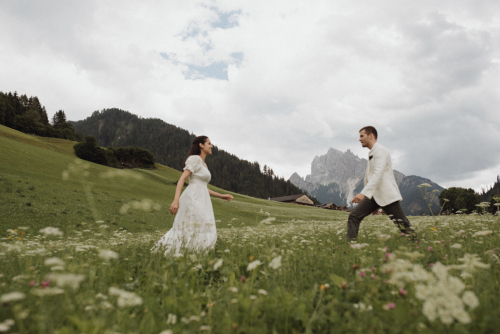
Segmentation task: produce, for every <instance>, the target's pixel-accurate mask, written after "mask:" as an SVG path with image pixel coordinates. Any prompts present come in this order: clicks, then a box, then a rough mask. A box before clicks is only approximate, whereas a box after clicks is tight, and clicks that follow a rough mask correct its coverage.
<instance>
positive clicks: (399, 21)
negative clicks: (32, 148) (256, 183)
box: [0, 0, 500, 189]
mask: <svg viewBox="0 0 500 334" xmlns="http://www.w3.org/2000/svg"><path fill="white" fill-rule="evenodd" d="M499 18H500V2H499V1H498V0H484V1H463V0H453V1H446V0H442V1H434V0H433V1H396V0H394V1H375V2H374V1H369V0H366V1H353V0H346V1H337V0H329V1H314V0H308V1H291V0H286V1H272V2H270V1H259V0H251V1H248V0H247V1H236V0H227V1H199V2H197V1H185V0H181V1H143V2H137V1H124V0H120V1H91V0H89V1H68V0H64V1H50V0H40V1H34V0H33V1H1V2H0V64H1V65H0V91H3V92H8V91H18V92H19V93H21V94H27V95H28V96H30V95H36V96H38V97H39V98H40V100H41V102H42V104H43V105H45V106H46V108H47V110H48V111H49V116H51V115H52V114H53V113H54V112H55V111H57V110H59V109H63V110H65V112H66V114H67V116H68V118H69V119H70V120H80V119H84V118H86V117H88V116H90V115H91V113H92V112H93V111H95V110H101V109H103V108H112V107H116V108H121V109H124V110H128V111H130V112H132V113H134V114H137V115H140V116H142V117H145V118H147V117H157V118H161V119H163V120H164V121H165V122H167V123H171V124H174V125H177V126H179V127H182V128H185V129H187V130H189V131H191V132H194V133H195V134H197V135H201V134H205V135H208V136H209V137H210V138H211V139H212V142H214V143H215V144H216V145H217V146H219V148H222V149H225V150H227V151H229V152H231V153H233V154H236V155H237V156H239V157H241V158H244V159H248V160H250V161H258V162H259V163H261V165H264V164H267V165H269V166H271V167H272V168H273V169H274V171H275V172H276V173H277V174H278V175H282V176H284V177H286V178H288V177H289V176H290V175H291V174H292V173H293V172H298V173H299V174H300V175H301V176H305V175H306V174H308V173H310V164H311V161H312V160H313V158H314V157H315V156H316V155H322V154H325V153H326V152H327V150H328V148H330V147H333V148H336V149H339V150H342V151H345V150H347V149H351V150H352V151H353V152H354V153H355V154H357V155H359V156H360V157H365V156H366V154H367V150H366V149H362V148H361V147H360V145H359V143H358V141H357V140H358V130H359V129H360V128H361V127H363V126H365V125H373V126H375V127H376V128H377V129H378V131H379V141H380V142H381V143H382V144H383V145H384V146H386V147H387V148H389V149H390V151H391V153H392V157H393V160H394V161H393V165H394V167H395V168H396V169H398V170H399V171H401V172H402V173H404V174H406V175H412V174H414V175H420V176H423V177H428V178H430V179H431V180H433V181H435V182H437V183H439V184H441V185H442V186H445V187H449V186H462V187H472V188H475V189H478V188H479V187H480V186H481V185H487V184H491V183H493V182H494V181H495V180H496V175H497V174H500V154H499V153H500V147H499V146H500V112H499V108H500V103H499V102H500V90H499V89H500V19H499Z"/></svg>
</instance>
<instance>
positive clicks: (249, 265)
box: [247, 260, 262, 271]
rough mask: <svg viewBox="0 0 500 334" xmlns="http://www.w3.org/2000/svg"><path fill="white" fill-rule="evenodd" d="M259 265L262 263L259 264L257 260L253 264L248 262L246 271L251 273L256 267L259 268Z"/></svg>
mask: <svg viewBox="0 0 500 334" xmlns="http://www.w3.org/2000/svg"><path fill="white" fill-rule="evenodd" d="M261 264H262V262H260V261H259V260H255V261H253V262H250V263H249V264H248V266H247V271H252V270H254V269H255V268H257V267H258V266H260V265H261Z"/></svg>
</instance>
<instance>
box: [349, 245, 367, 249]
mask: <svg viewBox="0 0 500 334" xmlns="http://www.w3.org/2000/svg"><path fill="white" fill-rule="evenodd" d="M350 246H351V248H354V249H361V248H364V247H366V246H369V245H368V244H351V245H350Z"/></svg>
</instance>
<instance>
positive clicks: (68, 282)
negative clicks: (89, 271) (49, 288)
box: [47, 274, 85, 290]
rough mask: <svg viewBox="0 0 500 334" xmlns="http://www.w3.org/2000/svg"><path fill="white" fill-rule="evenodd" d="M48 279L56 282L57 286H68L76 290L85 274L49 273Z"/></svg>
mask: <svg viewBox="0 0 500 334" xmlns="http://www.w3.org/2000/svg"><path fill="white" fill-rule="evenodd" d="M47 279H49V280H50V281H54V282H56V284H57V286H59V287H64V286H69V287H71V288H72V289H74V290H76V289H78V288H79V287H80V283H82V281H83V280H84V279H85V275H76V274H50V275H48V276H47Z"/></svg>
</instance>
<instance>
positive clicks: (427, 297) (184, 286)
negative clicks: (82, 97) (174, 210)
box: [0, 126, 500, 334]
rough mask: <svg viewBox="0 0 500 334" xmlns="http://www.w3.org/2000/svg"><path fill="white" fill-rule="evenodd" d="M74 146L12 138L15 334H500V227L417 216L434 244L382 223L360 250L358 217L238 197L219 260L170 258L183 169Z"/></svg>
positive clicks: (7, 165) (480, 219) (8, 238)
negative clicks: (137, 165)
mask: <svg viewBox="0 0 500 334" xmlns="http://www.w3.org/2000/svg"><path fill="white" fill-rule="evenodd" d="M73 145H74V142H70V141H66V140H60V139H50V138H39V137H34V136H30V135H25V134H22V133H19V132H17V131H14V130H11V129H9V128H5V127H2V126H0V203H1V210H0V261H1V263H2V266H1V267H0V332H9V333H61V334H63V333H108V334H111V333H141V334H142V333H162V334H166V333H498V332H499V328H500V290H499V280H500V267H499V266H500V259H499V257H498V254H499V252H500V237H499V230H500V228H499V225H500V217H498V216H492V215H470V216H453V217H437V218H435V217H410V219H411V221H412V224H413V225H414V226H415V228H416V230H417V232H418V233H419V236H420V242H419V243H411V242H410V241H409V240H408V239H407V238H406V237H404V236H401V235H400V232H399V231H398V229H397V228H396V227H395V226H394V225H393V224H392V222H391V221H390V220H389V219H387V217H382V216H380V217H376V216H372V217H369V218H367V219H366V221H364V222H363V224H362V226H361V230H360V236H359V238H358V240H357V242H356V243H352V244H350V243H348V242H346V240H345V232H346V220H347V214H345V213H342V212H336V211H329V210H323V209H317V208H309V207H300V206H294V205H288V204H282V203H276V202H270V201H266V200H261V199H255V198H250V197H247V196H241V195H238V194H233V195H234V196H235V199H234V201H232V202H230V203H227V202H225V201H222V200H219V199H213V204H214V211H215V218H216V219H217V220H220V222H217V227H218V236H219V237H218V242H217V245H216V248H215V250H214V251H211V252H210V253H209V254H207V255H203V254H189V253H186V254H184V255H183V256H179V257H172V256H168V257H165V256H163V255H162V254H152V253H151V252H150V249H151V247H152V246H153V245H154V243H155V241H157V240H158V239H159V238H160V237H161V236H162V235H163V234H164V233H165V232H166V231H167V230H168V229H169V228H170V227H171V225H172V222H173V217H172V216H171V215H170V214H169V213H168V206H169V205H170V203H171V201H172V199H173V194H174V189H175V182H176V180H177V178H178V177H179V176H180V172H178V171H175V170H173V169H170V168H168V167H165V166H161V165H157V169H156V170H150V171H146V170H127V171H123V170H116V169H111V168H109V167H104V166H100V165H96V164H92V163H86V162H81V161H78V160H77V159H76V157H75V156H74V154H73V151H72V146H73ZM207 162H208V164H209V163H210V161H209V160H207ZM212 189H213V190H215V191H218V192H223V190H220V189H216V188H213V187H212ZM127 207H129V209H128V210H125V209H126V208H127ZM270 218H273V219H275V220H272V219H270ZM48 227H52V228H57V229H52V230H50V229H46V228H48Z"/></svg>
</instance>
